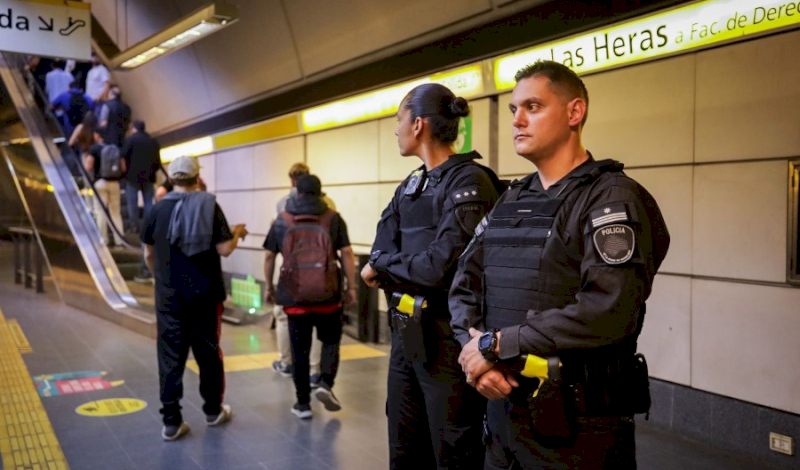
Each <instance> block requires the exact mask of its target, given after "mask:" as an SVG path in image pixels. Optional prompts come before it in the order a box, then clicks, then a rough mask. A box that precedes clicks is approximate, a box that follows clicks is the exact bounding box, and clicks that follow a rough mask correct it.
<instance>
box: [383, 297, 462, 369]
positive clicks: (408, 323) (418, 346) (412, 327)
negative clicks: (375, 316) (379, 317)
mask: <svg viewBox="0 0 800 470" xmlns="http://www.w3.org/2000/svg"><path fill="white" fill-rule="evenodd" d="M387 300H388V304H389V315H390V319H391V327H392V331H394V332H396V333H397V334H398V335H399V337H400V340H401V342H402V347H403V351H404V352H405V357H406V359H408V360H414V361H421V362H425V363H428V362H431V361H433V360H435V358H436V351H438V342H439V338H441V337H451V336H452V329H450V324H449V321H448V320H447V319H445V318H441V319H440V318H437V315H436V313H440V312H434V310H440V309H441V310H444V311H445V312H446V311H447V310H446V304H443V303H442V302H435V303H434V302H429V301H428V300H427V299H426V298H425V297H424V296H422V295H411V294H406V293H403V292H399V291H398V292H393V293H392V294H391V295H390V296H389V297H388V299H387ZM440 304H442V305H440Z"/></svg>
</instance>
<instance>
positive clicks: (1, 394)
mask: <svg viewBox="0 0 800 470" xmlns="http://www.w3.org/2000/svg"><path fill="white" fill-rule="evenodd" d="M17 327H19V325H17ZM20 331H21V330H20ZM0 453H1V454H2V457H3V470H68V469H69V465H67V459H66V458H65V457H64V452H62V450H61V445H60V444H59V443H58V439H57V438H56V435H55V432H53V426H52V425H51V424H50V420H49V419H48V418H47V413H46V412H45V410H44V406H42V400H41V399H40V398H39V394H38V393H37V392H36V388H35V387H34V386H33V381H32V380H31V376H30V373H29V372H28V368H27V367H25V362H23V360H22V355H21V354H20V351H19V349H18V347H17V343H16V341H14V334H13V333H12V330H11V327H10V326H9V322H6V320H5V317H4V316H3V312H2V311H0Z"/></svg>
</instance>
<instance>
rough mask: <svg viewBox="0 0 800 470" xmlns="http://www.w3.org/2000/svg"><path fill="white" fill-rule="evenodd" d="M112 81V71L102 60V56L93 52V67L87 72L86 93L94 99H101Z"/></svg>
mask: <svg viewBox="0 0 800 470" xmlns="http://www.w3.org/2000/svg"><path fill="white" fill-rule="evenodd" d="M110 82H111V72H109V71H108V68H106V66H105V65H103V63H102V62H101V61H100V57H99V56H98V55H97V54H96V53H94V52H92V68H91V69H89V71H88V72H87V73H86V94H87V95H89V97H90V98H91V99H92V100H93V101H100V100H101V99H102V97H103V94H104V93H105V92H106V87H108V86H109V83H110Z"/></svg>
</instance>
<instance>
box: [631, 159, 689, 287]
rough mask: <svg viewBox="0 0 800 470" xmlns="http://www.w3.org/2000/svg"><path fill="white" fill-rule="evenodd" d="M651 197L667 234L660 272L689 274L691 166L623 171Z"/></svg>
mask: <svg viewBox="0 0 800 470" xmlns="http://www.w3.org/2000/svg"><path fill="white" fill-rule="evenodd" d="M625 173H627V174H628V176H630V177H631V178H633V179H635V180H636V181H638V182H639V183H641V184H642V185H643V186H644V187H645V188H646V189H647V190H648V191H649V192H650V194H652V195H653V197H654V198H655V200H656V202H657V203H658V207H659V208H660V209H661V213H662V214H663V216H664V220H665V221H666V222H667V229H668V230H669V235H670V245H669V251H668V252H667V257H666V258H665V259H664V263H663V264H662V265H661V272H670V273H683V274H689V273H691V272H692V167H691V166H688V165H687V166H678V167H661V168H647V169H644V168H642V169H638V170H627V171H626V172H625Z"/></svg>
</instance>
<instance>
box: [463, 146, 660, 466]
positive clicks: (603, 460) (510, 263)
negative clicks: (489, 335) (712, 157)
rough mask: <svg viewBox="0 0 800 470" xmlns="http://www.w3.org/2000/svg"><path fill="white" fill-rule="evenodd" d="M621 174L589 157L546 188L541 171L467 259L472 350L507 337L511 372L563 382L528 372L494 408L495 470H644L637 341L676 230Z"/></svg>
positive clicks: (482, 232)
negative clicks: (526, 363)
mask: <svg viewBox="0 0 800 470" xmlns="http://www.w3.org/2000/svg"><path fill="white" fill-rule="evenodd" d="M622 168H623V165H622V164H620V163H618V162H616V161H613V160H603V161H594V159H592V157H591V155H590V156H589V159H588V161H586V162H584V163H583V164H581V165H580V166H578V167H577V168H575V169H574V170H573V171H572V172H570V173H569V174H568V175H567V176H565V177H564V178H562V179H561V180H560V181H558V182H557V183H555V184H553V185H551V186H550V187H549V188H548V189H547V190H545V189H544V188H543V187H542V184H541V182H540V180H539V177H538V174H537V173H534V174H532V175H529V176H528V177H526V178H524V179H522V180H521V181H518V182H515V183H513V184H512V185H511V187H510V188H509V190H508V191H507V192H506V193H505V194H504V195H503V196H502V197H501V198H500V201H498V204H497V205H496V206H495V208H494V209H493V210H492V212H491V213H490V214H489V215H488V216H487V217H486V218H485V219H484V220H482V221H481V223H480V225H479V227H478V228H477V229H476V236H475V238H474V239H473V240H472V242H471V243H470V246H469V247H468V248H467V250H466V251H465V253H464V255H463V256H462V258H461V259H460V261H459V268H458V271H457V273H456V275H455V279H454V281H453V286H452V289H451V294H450V302H449V304H450V311H451V313H452V326H453V330H454V333H455V335H456V337H457V338H458V340H459V342H460V343H461V344H462V345H464V344H466V343H467V342H468V341H469V340H470V337H469V334H468V330H469V328H470V327H475V328H478V329H479V330H481V331H489V330H492V329H496V330H499V331H500V347H499V354H498V359H499V360H500V361H502V362H503V363H505V364H506V365H509V366H511V367H512V368H516V367H518V365H519V361H520V357H521V355H522V354H530V355H535V356H539V357H542V358H548V357H549V358H553V357H555V358H557V359H558V361H556V364H558V363H559V362H560V367H558V371H559V373H560V377H559V378H558V380H554V381H543V382H542V383H541V384H540V382H539V380H537V379H535V378H530V379H528V378H525V377H522V376H518V377H519V382H520V387H518V388H515V389H514V390H513V391H512V393H511V395H510V396H509V397H508V398H506V399H505V400H494V401H490V402H489V405H488V409H487V417H488V433H489V436H488V437H489V438H491V441H490V444H489V448H488V450H487V456H486V468H487V469H500V468H520V466H521V468H526V469H539V468H541V469H545V468H546V469H562V468H580V469H590V468H615V469H616V468H635V465H636V464H635V451H634V423H633V419H632V415H633V414H634V413H639V412H645V411H646V410H647V409H648V408H649V405H650V402H649V391H648V385H647V371H646V364H644V362H643V358H641V357H640V356H634V354H635V352H636V340H637V337H638V335H639V332H640V331H641V327H642V321H643V320H644V312H645V309H644V303H645V300H646V299H647V297H648V296H649V295H650V291H651V288H652V283H653V278H654V277H655V274H656V271H657V270H658V267H659V266H660V264H661V262H662V260H663V259H664V256H665V255H666V252H667V248H668V246H669V233H668V232H667V228H666V225H665V223H664V220H663V218H662V216H661V213H660V211H659V209H658V206H657V204H656V202H655V200H654V199H653V197H652V196H651V195H650V194H649V193H648V192H647V191H646V190H645V189H644V188H643V187H642V186H641V185H639V184H638V183H636V182H635V181H634V180H632V179H631V178H629V177H627V176H626V175H625V174H624V173H623V172H622ZM540 385H541V386H542V388H541V389H539V391H538V392H537V388H538V387H539V386H540ZM534 392H536V394H535V393H534Z"/></svg>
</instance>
